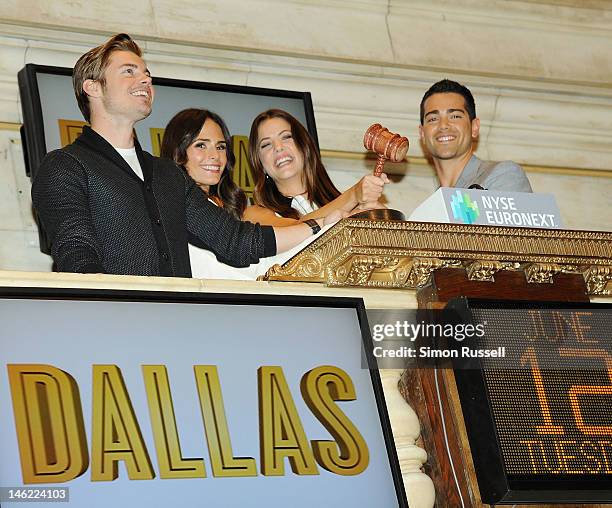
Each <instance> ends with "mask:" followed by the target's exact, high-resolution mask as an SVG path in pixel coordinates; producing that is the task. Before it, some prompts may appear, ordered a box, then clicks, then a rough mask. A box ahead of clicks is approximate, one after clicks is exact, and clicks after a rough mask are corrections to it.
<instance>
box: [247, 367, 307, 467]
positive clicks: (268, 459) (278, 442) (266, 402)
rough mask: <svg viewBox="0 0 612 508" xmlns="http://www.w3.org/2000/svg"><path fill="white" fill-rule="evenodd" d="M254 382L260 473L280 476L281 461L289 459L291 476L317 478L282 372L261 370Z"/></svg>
mask: <svg viewBox="0 0 612 508" xmlns="http://www.w3.org/2000/svg"><path fill="white" fill-rule="evenodd" d="M257 381H258V390H259V437H260V446H261V472H262V473H263V474H264V475H266V476H282V475H283V474H285V467H284V464H283V460H284V458H285V457H288V458H289V464H290V466H291V470H292V471H293V472H294V473H296V474H299V475H307V474H319V471H318V469H317V464H316V462H315V459H314V456H313V454H312V450H311V449H310V446H309V445H308V440H307V438H306V433H305V432H304V427H303V426H302V422H301V420H300V417H299V415H298V412H297V409H296V407H295V403H294V402H293V398H292V397H291V392H290V391H289V387H288V386H287V381H286V379H285V375H284V374H283V370H282V369H281V368H280V367H271V366H268V367H260V368H259V369H257Z"/></svg>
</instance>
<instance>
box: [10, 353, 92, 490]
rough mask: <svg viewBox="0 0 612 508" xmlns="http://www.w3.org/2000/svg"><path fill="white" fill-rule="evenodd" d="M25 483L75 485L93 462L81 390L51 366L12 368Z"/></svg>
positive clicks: (17, 427) (64, 374)
mask: <svg viewBox="0 0 612 508" xmlns="http://www.w3.org/2000/svg"><path fill="white" fill-rule="evenodd" d="M7 368H8V376H9V383H10V386H11V396H12V400H13V412H14V413H15V426H16V429H17V441H18V443H19V454H20V457H21V473H22V476H23V483H25V484H27V483H60V482H67V481H70V480H74V479H75V478H77V477H79V476H80V475H82V474H83V473H84V472H85V470H86V469H87V466H88V462H89V458H88V454H87V444H86V439H85V428H84V425H83V414H82V410H81V400H80V397H79V388H78V386H77V384H76V381H75V380H74V379H73V378H72V376H70V374H68V373H67V372H64V371H62V370H60V369H58V368H56V367H53V366H51V365H39V364H15V365H7Z"/></svg>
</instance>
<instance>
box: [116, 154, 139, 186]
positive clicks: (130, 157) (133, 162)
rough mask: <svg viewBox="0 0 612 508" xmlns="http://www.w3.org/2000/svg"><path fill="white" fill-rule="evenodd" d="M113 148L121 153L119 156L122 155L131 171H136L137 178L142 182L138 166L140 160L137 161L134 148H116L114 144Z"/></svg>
mask: <svg viewBox="0 0 612 508" xmlns="http://www.w3.org/2000/svg"><path fill="white" fill-rule="evenodd" d="M113 148H114V149H115V150H117V152H118V153H119V155H121V157H123V159H124V160H125V162H127V163H128V164H129V165H130V167H131V168H132V171H134V173H136V176H138V178H140V179H141V180H142V181H143V182H144V175H143V173H142V168H141V167H140V162H138V156H137V155H136V148H134V147H132V148H117V147H115V146H114V147H113Z"/></svg>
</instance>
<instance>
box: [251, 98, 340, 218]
mask: <svg viewBox="0 0 612 508" xmlns="http://www.w3.org/2000/svg"><path fill="white" fill-rule="evenodd" d="M270 118H282V119H283V120H286V121H287V123H289V125H290V126H291V134H292V135H293V140H294V141H295V145H296V146H297V148H298V149H299V150H300V151H301V152H302V155H303V158H304V173H303V175H304V183H305V185H306V192H307V195H308V199H309V200H310V201H312V202H314V203H316V204H317V206H319V207H321V206H323V205H326V204H327V203H329V202H330V201H333V200H334V199H336V198H337V197H338V196H339V195H340V191H339V190H338V189H337V188H336V186H335V185H334V184H333V182H332V181H331V178H330V177H329V175H328V174H327V171H326V170H325V167H324V166H323V162H321V156H320V155H319V151H318V150H317V147H316V145H315V143H314V141H313V140H312V137H311V136H310V134H309V133H308V131H307V130H306V129H305V128H304V126H303V125H302V124H301V123H300V122H299V121H298V120H297V119H296V118H295V117H293V116H292V115H290V114H289V113H287V112H286V111H283V110H282V109H269V110H267V111H264V112H263V113H260V114H259V115H257V116H256V117H255V120H253V123H252V124H251V133H250V134H249V159H250V161H251V168H252V170H253V179H254V180H255V189H254V191H253V200H254V201H255V204H257V205H260V206H263V207H264V208H268V209H269V210H272V211H274V212H276V213H278V214H279V215H280V216H281V217H288V218H290V219H299V218H300V216H299V214H298V212H297V211H296V210H294V209H293V208H291V199H289V198H287V197H285V196H283V195H282V194H281V193H280V191H279V190H278V188H277V187H276V184H275V183H274V181H273V180H272V178H266V175H265V172H264V168H263V165H262V163H261V159H260V157H259V150H258V141H259V140H258V132H257V131H258V129H259V126H260V125H261V124H262V123H263V122H264V121H265V120H268V119H270Z"/></svg>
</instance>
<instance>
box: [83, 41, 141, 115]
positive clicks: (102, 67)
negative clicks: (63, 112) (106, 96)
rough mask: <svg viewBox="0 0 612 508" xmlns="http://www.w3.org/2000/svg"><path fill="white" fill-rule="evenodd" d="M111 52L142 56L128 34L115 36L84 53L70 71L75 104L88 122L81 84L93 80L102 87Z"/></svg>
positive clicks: (87, 102) (87, 101) (86, 103)
mask: <svg viewBox="0 0 612 508" xmlns="http://www.w3.org/2000/svg"><path fill="white" fill-rule="evenodd" d="M113 51H130V52H132V53H134V54H136V55H138V56H140V57H141V56H142V50H141V49H140V47H139V46H138V44H136V43H135V42H134V40H133V39H132V38H131V37H130V36H129V35H128V34H117V35H115V36H114V37H112V38H111V39H109V40H108V41H106V42H105V43H104V44H102V45H100V46H98V47H96V48H93V49H90V50H89V51H88V52H87V53H85V54H84V55H83V56H82V57H81V58H79V60H78V61H77V63H76V65H75V66H74V70H73V71H72V86H73V88H74V94H75V95H76V100H77V104H78V105H79V109H80V110H81V113H83V116H84V117H85V120H86V121H88V122H89V121H90V119H89V117H90V113H91V111H90V108H89V97H88V96H87V94H86V93H85V91H84V90H83V83H84V82H85V80H87V79H93V80H95V81H98V82H99V83H100V84H101V85H102V86H103V87H104V85H105V81H104V71H106V68H107V67H108V62H109V60H110V57H111V53H113Z"/></svg>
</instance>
